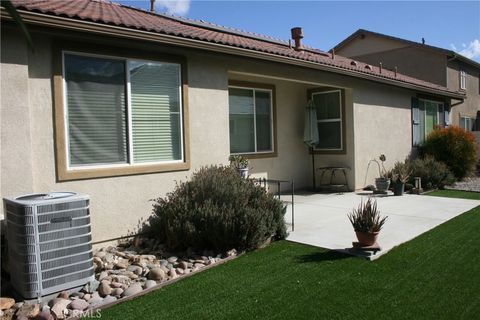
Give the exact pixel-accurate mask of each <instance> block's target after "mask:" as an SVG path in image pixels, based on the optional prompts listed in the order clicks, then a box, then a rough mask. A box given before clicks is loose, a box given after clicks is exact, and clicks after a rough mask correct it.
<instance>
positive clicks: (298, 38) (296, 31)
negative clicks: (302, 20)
mask: <svg viewBox="0 0 480 320" xmlns="http://www.w3.org/2000/svg"><path fill="white" fill-rule="evenodd" d="M292 39H293V40H294V41H295V47H294V49H295V50H296V51H301V50H302V49H303V46H302V39H303V29H302V28H300V27H295V28H292Z"/></svg>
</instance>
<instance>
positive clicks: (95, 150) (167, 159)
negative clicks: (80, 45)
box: [63, 52, 184, 175]
mask: <svg viewBox="0 0 480 320" xmlns="http://www.w3.org/2000/svg"><path fill="white" fill-rule="evenodd" d="M181 78H182V77H181V64H179V63H172V62H160V61H148V60H139V59H126V58H117V57H109V56H99V55H85V54H78V53H73V52H64V53H63V79H64V85H63V87H64V88H63V92H64V103H63V104H64V116H65V122H64V125H65V139H66V143H65V152H66V157H67V163H66V164H67V169H68V170H88V169H92V168H93V169H97V168H111V167H129V166H130V167H135V166H138V165H154V164H169V163H171V164H173V163H180V162H183V161H184V148H183V142H184V140H183V125H182V124H183V119H182V114H183V113H182V79H181ZM113 175H115V174H113Z"/></svg>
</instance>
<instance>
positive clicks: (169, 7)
mask: <svg viewBox="0 0 480 320" xmlns="http://www.w3.org/2000/svg"><path fill="white" fill-rule="evenodd" d="M190 2H191V0H156V1H155V10H157V11H165V10H166V11H167V13H168V14H173V15H177V16H183V15H186V14H187V13H188V10H190Z"/></svg>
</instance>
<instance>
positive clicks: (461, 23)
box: [114, 0, 480, 62]
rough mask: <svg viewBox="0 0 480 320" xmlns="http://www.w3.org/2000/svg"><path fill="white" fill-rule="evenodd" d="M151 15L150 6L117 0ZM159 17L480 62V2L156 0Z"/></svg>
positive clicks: (328, 44) (323, 43) (323, 44)
mask: <svg viewBox="0 0 480 320" xmlns="http://www.w3.org/2000/svg"><path fill="white" fill-rule="evenodd" d="M114 1H116V2H120V3H123V4H126V5H130V6H134V7H139V8H144V9H147V8H149V6H150V1H149V0H142V1H140V0H137V1H127V0H120V1H119V0H114ZM156 9H157V11H159V12H167V13H170V14H174V15H178V16H183V17H187V18H191V19H198V20H205V21H208V22H213V23H215V24H219V25H223V26H227V27H231V28H236V29H241V30H245V31H250V32H255V33H260V34H265V35H268V36H272V37H275V38H279V39H283V40H288V39H289V38H290V29H291V28H292V27H296V26H299V27H303V28H304V34H305V38H304V42H305V44H307V45H309V46H312V47H315V48H318V49H322V50H329V49H331V48H332V47H333V46H334V45H335V44H337V43H338V42H340V41H341V40H343V39H345V38H346V37H347V36H349V35H350V34H351V33H353V32H354V31H355V30H357V29H359V28H363V29H367V30H371V31H375V32H380V33H384V34H388V35H392V36H397V37H400V38H405V39H409V40H413V41H418V42H420V41H421V39H422V37H423V38H425V40H426V43H427V44H430V45H433V46H438V47H442V48H446V49H452V50H454V51H457V52H460V53H461V54H463V55H465V56H467V57H469V58H471V59H473V60H476V61H478V62H480V1H229V0H228V1H227V0H224V1H199V0H180V1H174V0H156Z"/></svg>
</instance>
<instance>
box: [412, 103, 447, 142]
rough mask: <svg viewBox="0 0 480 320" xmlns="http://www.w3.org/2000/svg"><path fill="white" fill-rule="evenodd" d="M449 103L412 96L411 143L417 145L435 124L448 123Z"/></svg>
mask: <svg viewBox="0 0 480 320" xmlns="http://www.w3.org/2000/svg"><path fill="white" fill-rule="evenodd" d="M449 118H450V105H449V104H448V103H443V102H439V101H429V100H423V99H418V98H416V97H413V98H412V144H413V146H419V145H421V144H422V143H423V142H424V141H425V138H426V137H427V136H428V134H429V133H430V132H432V131H433V129H434V128H435V126H437V125H439V126H442V127H445V126H448V125H449V124H450V120H449Z"/></svg>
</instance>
